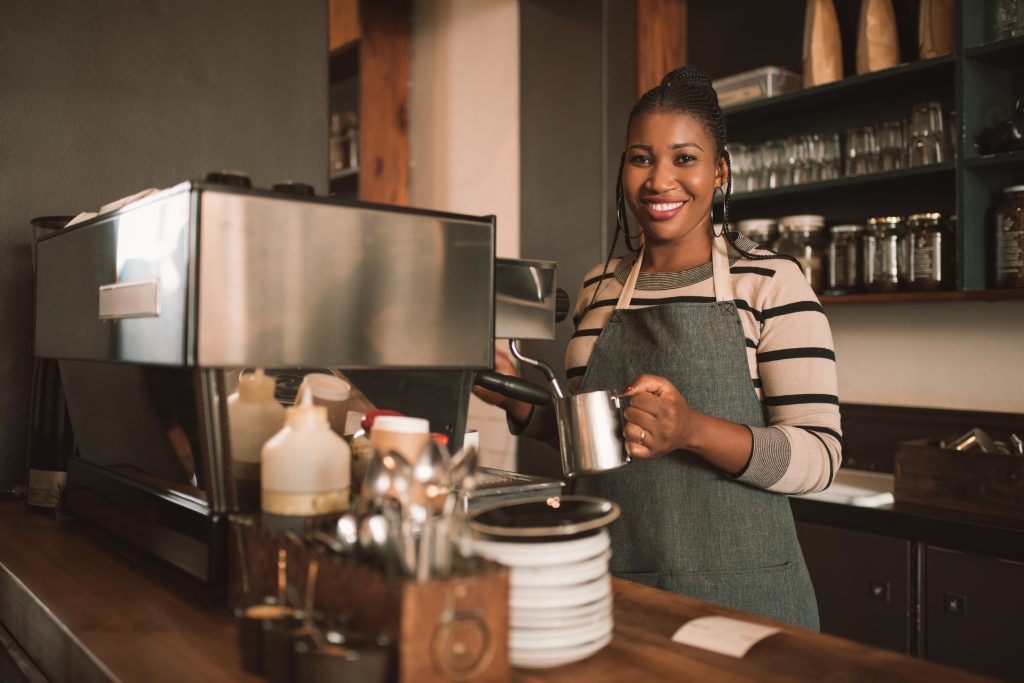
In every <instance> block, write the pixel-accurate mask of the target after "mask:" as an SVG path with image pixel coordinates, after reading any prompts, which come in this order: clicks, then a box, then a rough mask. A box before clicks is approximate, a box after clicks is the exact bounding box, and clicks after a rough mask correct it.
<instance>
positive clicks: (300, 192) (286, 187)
mask: <svg viewBox="0 0 1024 683" xmlns="http://www.w3.org/2000/svg"><path fill="white" fill-rule="evenodd" d="M270 189H272V190H273V191H274V192H281V193H282V194H290V195H294V196H296V197H315V196H316V190H314V189H313V186H312V185H310V184H309V183H297V182H295V181H294V180H286V181H283V182H280V183H274V185H273V187H271V188H270Z"/></svg>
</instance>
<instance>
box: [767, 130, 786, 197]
mask: <svg viewBox="0 0 1024 683" xmlns="http://www.w3.org/2000/svg"><path fill="white" fill-rule="evenodd" d="M761 159H762V164H763V166H762V168H763V171H762V178H763V179H764V182H763V183H762V189H774V188H776V187H785V186H786V185H789V184H790V177H789V164H788V163H787V156H786V146H785V145H784V144H783V143H782V142H780V141H778V140H771V141H769V142H766V143H764V144H763V145H762V146H761Z"/></svg>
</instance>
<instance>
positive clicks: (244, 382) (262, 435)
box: [228, 368, 284, 512]
mask: <svg viewBox="0 0 1024 683" xmlns="http://www.w3.org/2000/svg"><path fill="white" fill-rule="evenodd" d="M283 424H284V406H282V405H281V404H280V403H278V402H277V400H276V399H275V398H274V378H273V377H267V376H266V375H265V374H263V369H262V368H260V369H257V370H256V372H253V373H249V374H246V375H242V377H241V378H240V379H239V381H238V391H236V392H235V393H233V394H231V395H230V396H228V434H229V435H230V439H231V457H232V471H233V472H234V477H235V493H236V496H237V499H238V509H239V510H242V511H245V512H255V511H256V510H259V507H260V451H262V450H263V444H264V443H266V441H267V439H269V438H270V437H272V436H273V435H274V434H276V433H277V432H278V431H279V430H280V429H281V426H282V425H283Z"/></svg>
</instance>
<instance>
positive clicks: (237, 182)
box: [206, 171, 252, 187]
mask: <svg viewBox="0 0 1024 683" xmlns="http://www.w3.org/2000/svg"><path fill="white" fill-rule="evenodd" d="M206 182H208V183H216V184H217V185H227V186H229V187H252V181H251V180H250V179H249V176H247V175H245V174H244V173H242V172H240V171H211V172H210V173H207V174H206Z"/></svg>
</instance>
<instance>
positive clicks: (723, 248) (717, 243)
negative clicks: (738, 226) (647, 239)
mask: <svg viewBox="0 0 1024 683" xmlns="http://www.w3.org/2000/svg"><path fill="white" fill-rule="evenodd" d="M643 261H644V247H642V246H641V247H640V251H639V252H637V255H636V261H634V262H633V267H632V268H630V269H629V277H627V278H626V284H625V285H623V287H622V292H621V293H620V294H619V301H618V303H616V304H615V308H616V310H622V309H626V308H629V302H630V301H632V300H633V290H634V289H636V281H637V278H639V277H640V266H641V265H643ZM711 278H712V284H713V285H714V287H715V301H732V300H733V295H732V279H731V277H730V275H729V243H728V242H727V241H726V240H725V235H719V236H718V237H712V238H711Z"/></svg>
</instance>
